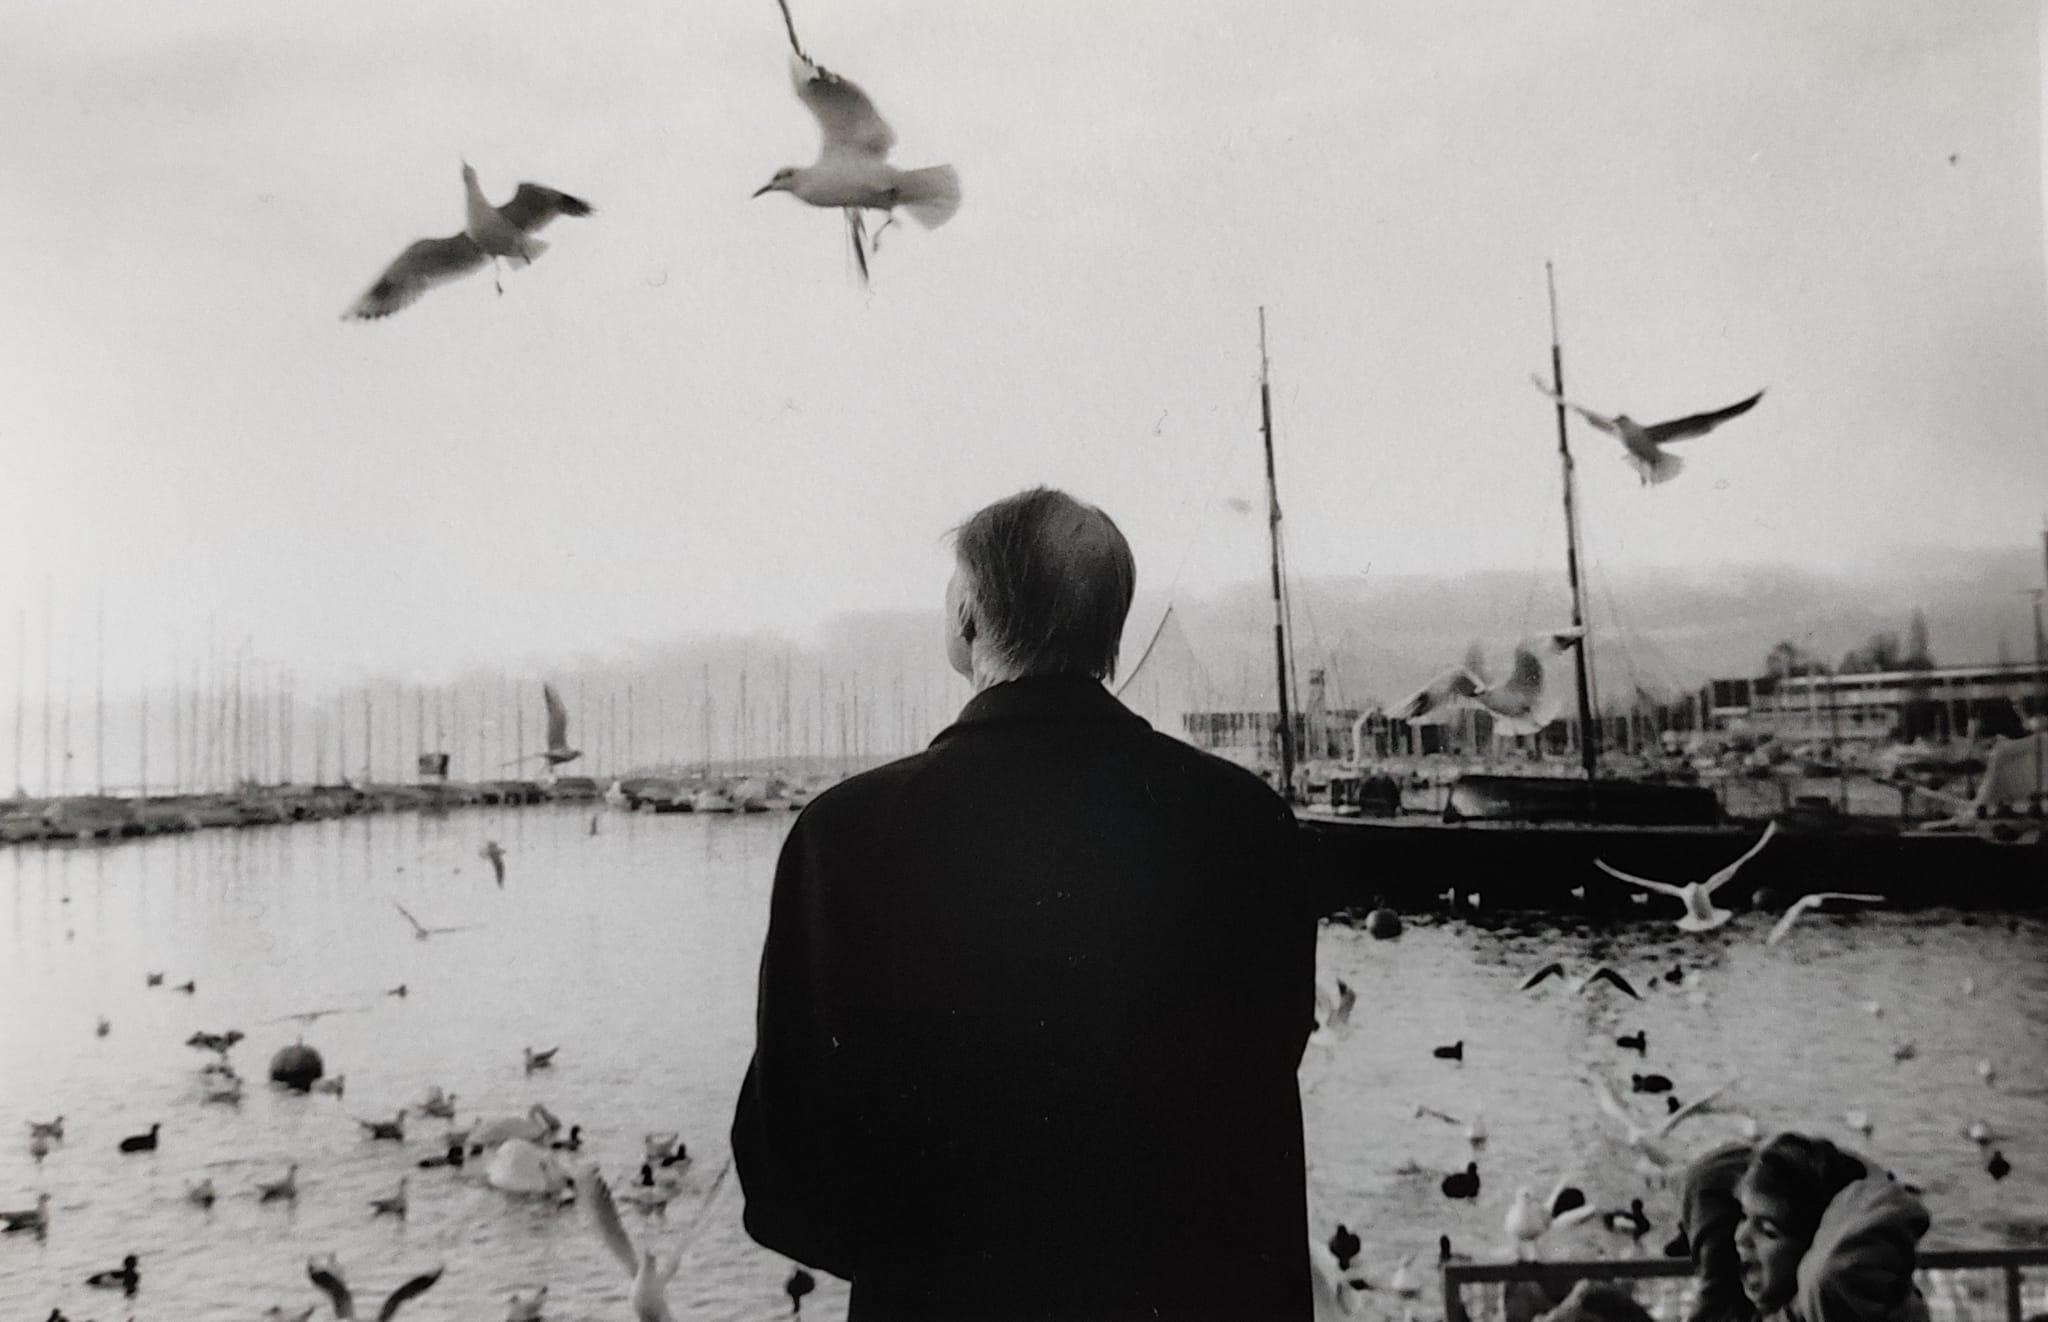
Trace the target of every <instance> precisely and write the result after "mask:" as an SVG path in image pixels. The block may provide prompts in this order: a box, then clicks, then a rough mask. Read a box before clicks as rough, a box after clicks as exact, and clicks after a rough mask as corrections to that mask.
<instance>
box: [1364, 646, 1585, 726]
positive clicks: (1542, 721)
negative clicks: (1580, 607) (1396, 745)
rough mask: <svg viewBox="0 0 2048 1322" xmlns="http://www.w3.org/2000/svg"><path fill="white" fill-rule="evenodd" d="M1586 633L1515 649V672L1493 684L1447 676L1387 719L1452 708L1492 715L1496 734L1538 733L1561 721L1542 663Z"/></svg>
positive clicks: (1468, 675) (1459, 670)
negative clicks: (1463, 708)
mask: <svg viewBox="0 0 2048 1322" xmlns="http://www.w3.org/2000/svg"><path fill="white" fill-rule="evenodd" d="M1585 632H1586V631H1585V630H1584V629H1583V628H1574V629H1560V630H1557V631H1555V632H1553V633H1548V634H1545V635H1544V636H1543V637H1541V638H1539V639H1536V640H1534V641H1533V642H1523V643H1519V644H1517V645H1516V647H1515V663H1514V668H1513V669H1512V670H1511V671H1510V672H1509V675H1508V677H1507V678H1506V679H1505V680H1503V681H1501V682H1500V683H1499V684H1489V683H1487V682H1486V681H1485V680H1484V679H1481V678H1480V677H1479V676H1478V675H1475V674H1473V673H1472V672H1471V671H1470V670H1468V669H1467V668H1465V667H1464V666H1456V667H1453V668H1452V669H1450V670H1446V671H1444V672H1443V673H1442V674H1440V675H1438V676H1437V677H1436V678H1435V679H1432V680H1431V681H1429V683H1428V684H1427V685H1425V686H1424V687H1423V688H1422V690H1421V691H1420V692H1418V693H1416V694H1414V695H1413V696H1411V697H1409V698H1408V699H1407V700H1406V701H1404V702H1402V703H1401V704H1399V705H1398V706H1396V707H1395V708H1394V709H1393V710H1392V711H1391V712H1390V713H1388V714H1389V715H1391V716H1393V717H1394V718H1395V719H1397V720H1403V721H1412V720H1415V719H1416V718H1418V717H1421V716H1426V715H1429V714H1430V713H1432V712H1436V711H1441V710H1443V709H1445V708H1448V707H1478V708H1480V709H1482V710H1484V711H1488V712H1491V713H1493V720H1494V729H1495V731H1496V732H1497V733H1500V734H1505V735H1520V734H1535V733H1537V732H1538V731H1540V730H1542V729H1543V727H1545V726H1547V725H1549V724H1550V723H1551V722H1552V721H1554V720H1556V719H1557V713H1558V708H1559V699H1558V695H1557V694H1556V692H1554V691H1551V690H1550V689H1549V686H1548V685H1546V684H1545V682H1544V678H1545V671H1544V663H1545V662H1546V661H1548V660H1549V659H1550V658H1552V657H1555V656H1557V655H1559V654H1561V653H1562V652H1564V651H1565V650H1566V649H1567V648H1569V647H1572V646H1573V645H1575V644H1577V643H1578V642H1579V641H1580V640H1581V639H1582V638H1584V636H1585Z"/></svg>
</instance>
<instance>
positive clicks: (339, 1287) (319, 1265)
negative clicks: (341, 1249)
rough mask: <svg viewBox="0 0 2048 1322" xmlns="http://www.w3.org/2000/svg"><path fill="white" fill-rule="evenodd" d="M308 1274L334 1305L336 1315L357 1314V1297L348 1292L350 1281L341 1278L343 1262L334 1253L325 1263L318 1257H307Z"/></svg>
mask: <svg viewBox="0 0 2048 1322" xmlns="http://www.w3.org/2000/svg"><path fill="white" fill-rule="evenodd" d="M306 1275H307V1276H308V1277H309V1278H311V1280H312V1282H313V1284H314V1285H316V1286H318V1287H319V1289H320V1291H321V1292H322V1293H323V1294H325V1295H326V1296H327V1299H328V1302H330V1303H332V1304H333V1305H334V1315H335V1316H336V1317H354V1316H355V1315H356V1303H355V1299H354V1298H353V1297H352V1296H351V1295H350V1294H349V1292H348V1282H347V1281H344V1280H342V1279H341V1264H340V1263H339V1262H338V1261H336V1260H335V1259H334V1257H333V1255H331V1254H330V1255H329V1256H328V1258H327V1260H326V1262H324V1263H323V1262H322V1261H321V1260H320V1259H318V1258H308V1259H306Z"/></svg>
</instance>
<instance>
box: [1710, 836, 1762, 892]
mask: <svg viewBox="0 0 2048 1322" xmlns="http://www.w3.org/2000/svg"><path fill="white" fill-rule="evenodd" d="M1777 833H1778V824H1777V823H1776V822H1772V823H1771V824H1770V825H1768V826H1766V827H1764V833H1763V834H1762V835H1760V836H1758V837H1757V841H1756V843H1755V844H1753V845H1751V846H1750V847H1749V849H1748V851H1747V852H1745V853H1744V854H1743V856H1742V857H1741V858H1738V859H1736V860H1735V861H1734V862H1733V863H1730V864H1729V865H1728V866H1727V867H1725V868H1722V869H1721V870H1720V871H1719V872H1716V873H1715V874H1714V875H1713V876H1711V877H1708V878H1707V884H1706V887H1705V889H1706V892H1707V894H1709V895H1712V894H1713V893H1714V892H1715V891H1716V890H1718V889H1720V888H1721V887H1723V886H1725V885H1727V884H1728V883H1729V882H1730V881H1731V880H1733V879H1734V877H1735V874H1736V872H1738V871H1739V870H1740V869H1741V867H1742V865H1743V864H1744V863H1747V862H1749V860H1751V859H1753V858H1755V857H1756V856H1757V855H1758V854H1760V853H1762V852H1763V848H1764V846H1765V845H1767V844H1769V843H1771V837H1772V836H1774V835H1776V834H1777Z"/></svg>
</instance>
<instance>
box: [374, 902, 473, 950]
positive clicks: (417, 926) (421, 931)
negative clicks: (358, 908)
mask: <svg viewBox="0 0 2048 1322" xmlns="http://www.w3.org/2000/svg"><path fill="white" fill-rule="evenodd" d="M391 907H392V908H394V909H396V910H398V912H400V913H402V914H404V915H405V921H407V922H408V923H411V924H412V934H413V938H414V939H415V940H419V941H424V940H426V939H427V938H428V937H430V936H438V935H440V934H441V933H443V932H467V931H471V930H473V928H474V927H475V924H473V923H472V924H464V925H463V926H461V927H427V926H424V925H422V924H421V922H420V920H419V919H417V918H415V917H413V916H412V910H410V909H408V908H406V907H405V906H404V905H402V904H400V903H399V902H398V901H397V900H393V901H392V902H391Z"/></svg>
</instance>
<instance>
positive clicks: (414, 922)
mask: <svg viewBox="0 0 2048 1322" xmlns="http://www.w3.org/2000/svg"><path fill="white" fill-rule="evenodd" d="M391 906H392V907H393V908H394V909H397V910H398V912H400V913H402V914H404V915H405V921H407V922H408V923H411V924H412V930H413V931H415V932H417V933H419V934H420V935H421V936H425V935H426V934H427V929H426V928H424V927H421V926H420V920H419V919H417V918H415V917H413V916H412V911H411V910H410V909H408V908H406V907H405V906H404V905H402V904H400V903H399V902H398V901H397V900H393V901H392V902H391Z"/></svg>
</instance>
